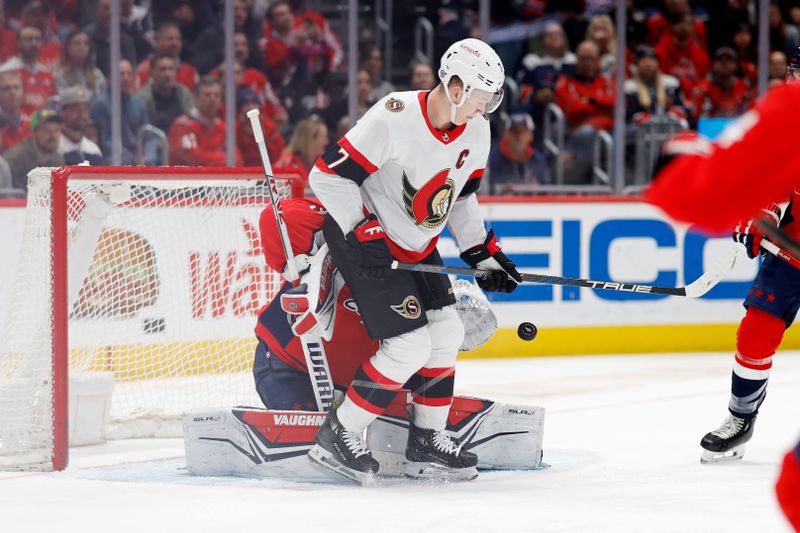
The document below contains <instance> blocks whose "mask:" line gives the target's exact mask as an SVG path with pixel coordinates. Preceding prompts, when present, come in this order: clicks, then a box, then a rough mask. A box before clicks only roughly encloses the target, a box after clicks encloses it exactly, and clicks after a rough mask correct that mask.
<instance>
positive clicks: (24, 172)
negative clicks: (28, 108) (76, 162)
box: [4, 109, 64, 191]
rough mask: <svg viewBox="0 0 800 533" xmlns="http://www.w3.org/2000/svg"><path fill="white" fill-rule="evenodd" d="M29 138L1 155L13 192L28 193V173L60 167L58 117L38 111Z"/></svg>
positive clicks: (62, 160)
mask: <svg viewBox="0 0 800 533" xmlns="http://www.w3.org/2000/svg"><path fill="white" fill-rule="evenodd" d="M31 132H32V133H31V136H30V137H29V138H27V139H25V140H24V141H22V142H21V143H19V144H17V145H16V146H14V147H13V148H12V149H11V150H9V151H8V152H6V153H5V154H4V157H5V159H6V161H8V166H9V168H10V169H11V179H12V185H13V187H14V188H15V189H24V190H26V191H27V190H28V172H30V171H31V170H33V169H34V168H36V167H59V166H62V165H63V164H64V158H63V157H62V156H61V154H59V153H58V143H59V142H60V140H61V117H60V116H59V115H58V113H56V112H55V111H53V110H52V109H40V110H39V111H37V112H35V113H34V114H33V116H32V117H31Z"/></svg>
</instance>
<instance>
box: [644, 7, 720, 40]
mask: <svg viewBox="0 0 800 533" xmlns="http://www.w3.org/2000/svg"><path fill="white" fill-rule="evenodd" d="M691 14H692V10H691V8H690V7H689V0H664V8H663V11H657V12H655V13H653V14H652V15H650V17H648V19H647V37H648V42H649V43H650V44H651V45H652V46H656V45H658V43H659V42H660V41H661V38H662V37H663V36H664V34H665V33H667V32H669V27H670V18H671V17H677V16H683V15H691ZM692 35H693V36H694V38H695V39H696V40H697V44H699V45H700V46H701V47H702V48H705V47H706V25H705V24H704V23H703V21H702V20H699V19H695V18H692Z"/></svg>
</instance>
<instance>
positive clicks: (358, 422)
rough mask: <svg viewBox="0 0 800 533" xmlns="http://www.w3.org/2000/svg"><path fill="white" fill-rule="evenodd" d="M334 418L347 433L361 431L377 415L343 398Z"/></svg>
mask: <svg viewBox="0 0 800 533" xmlns="http://www.w3.org/2000/svg"><path fill="white" fill-rule="evenodd" d="M336 416H337V417H338V418H339V422H341V424H342V426H344V427H345V429H347V431H363V430H364V429H366V427H367V426H368V425H370V424H371V423H372V421H373V420H375V419H376V418H377V415H374V414H372V413H370V412H369V411H367V410H366V409H363V408H361V407H359V406H358V405H356V403H355V402H354V401H353V400H351V399H350V398H347V397H345V399H344V402H342V405H340V406H339V408H338V409H337V410H336Z"/></svg>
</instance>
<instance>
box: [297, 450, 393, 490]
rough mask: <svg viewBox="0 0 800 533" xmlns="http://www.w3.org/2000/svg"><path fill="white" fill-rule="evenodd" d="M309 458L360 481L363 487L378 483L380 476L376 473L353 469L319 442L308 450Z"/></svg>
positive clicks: (352, 479)
mask: <svg viewBox="0 0 800 533" xmlns="http://www.w3.org/2000/svg"><path fill="white" fill-rule="evenodd" d="M308 458H309V460H311V462H312V463H314V464H317V465H319V466H321V467H322V468H324V469H325V470H328V471H329V472H333V473H335V474H338V475H340V476H342V477H344V478H346V479H349V480H350V481H353V482H355V483H358V484H359V485H361V486H362V487H373V486H375V485H377V483H378V476H377V475H376V474H375V473H372V472H359V471H358V470H353V469H352V468H348V467H346V466H345V465H343V464H342V463H340V462H339V461H337V460H336V458H335V457H334V456H333V454H332V453H331V452H329V451H328V450H326V449H325V448H323V447H322V446H320V445H319V444H315V445H314V446H313V447H312V448H311V449H310V450H309V451H308Z"/></svg>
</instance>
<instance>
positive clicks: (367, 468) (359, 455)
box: [308, 410, 378, 485]
mask: <svg viewBox="0 0 800 533" xmlns="http://www.w3.org/2000/svg"><path fill="white" fill-rule="evenodd" d="M316 441H317V443H316V444H315V445H314V447H312V448H311V450H309V452H308V458H309V459H311V461H312V462H314V463H316V464H318V465H320V466H321V467H323V468H325V469H327V470H330V471H332V472H336V473H337V474H339V475H341V476H344V477H346V478H348V479H351V480H353V481H355V482H357V483H360V484H361V485H372V484H374V483H375V481H376V477H377V476H376V474H377V473H378V461H376V460H375V459H373V458H372V455H371V454H370V453H369V450H367V448H366V446H365V445H364V438H363V434H362V433H361V432H357V431H347V429H345V427H344V426H342V424H341V423H340V422H339V418H338V417H337V416H336V411H335V410H331V411H330V412H329V413H328V416H327V418H326V419H325V422H324V423H323V424H322V426H321V427H320V428H319V432H318V433H317V438H316Z"/></svg>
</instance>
